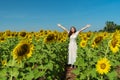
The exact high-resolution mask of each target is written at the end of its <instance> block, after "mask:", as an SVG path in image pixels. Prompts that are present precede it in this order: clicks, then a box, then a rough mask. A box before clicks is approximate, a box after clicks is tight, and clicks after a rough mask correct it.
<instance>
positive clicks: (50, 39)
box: [44, 33, 56, 43]
mask: <svg viewBox="0 0 120 80" xmlns="http://www.w3.org/2000/svg"><path fill="white" fill-rule="evenodd" d="M55 40H56V35H55V34H54V33H49V34H48V35H47V36H46V37H45V38H44V42H45V43H48V42H53V41H55Z"/></svg>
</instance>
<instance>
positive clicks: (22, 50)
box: [12, 40, 33, 62]
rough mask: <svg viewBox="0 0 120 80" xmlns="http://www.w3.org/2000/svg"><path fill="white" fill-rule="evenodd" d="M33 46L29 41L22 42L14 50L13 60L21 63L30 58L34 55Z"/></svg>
mask: <svg viewBox="0 0 120 80" xmlns="http://www.w3.org/2000/svg"><path fill="white" fill-rule="evenodd" d="M32 50H33V45H32V44H30V43H29V42H28V41H25V40H24V41H21V42H20V43H19V44H18V45H17V46H16V47H15V48H14V50H13V54H12V55H13V58H14V59H16V60H17V61H18V62H21V61H22V60H23V59H24V58H29V57H31V55H32Z"/></svg>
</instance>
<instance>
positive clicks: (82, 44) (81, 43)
mask: <svg viewBox="0 0 120 80" xmlns="http://www.w3.org/2000/svg"><path fill="white" fill-rule="evenodd" d="M86 45H87V41H84V40H82V41H81V42H80V46H81V47H82V48H84V47H86Z"/></svg>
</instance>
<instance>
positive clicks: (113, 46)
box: [109, 39, 119, 53]
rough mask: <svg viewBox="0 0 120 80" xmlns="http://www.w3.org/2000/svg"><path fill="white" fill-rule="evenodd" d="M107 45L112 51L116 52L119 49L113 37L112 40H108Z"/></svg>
mask: <svg viewBox="0 0 120 80" xmlns="http://www.w3.org/2000/svg"><path fill="white" fill-rule="evenodd" d="M109 47H110V50H111V51H112V52H113V53H116V52H118V51H119V44H118V40H117V39H113V40H112V41H110V43H109Z"/></svg>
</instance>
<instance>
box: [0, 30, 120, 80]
mask: <svg viewBox="0 0 120 80" xmlns="http://www.w3.org/2000/svg"><path fill="white" fill-rule="evenodd" d="M68 44H69V38H68V35H67V33H66V32H59V31H51V30H40V31H38V32H27V31H21V32H13V31H10V30H6V31H4V32H0V80H38V79H39V80H64V79H65V68H66V65H67V59H68ZM77 44H78V51H77V60H76V62H75V65H76V66H77V68H76V69H75V70H73V73H74V74H75V75H76V80H119V79H120V50H119V49H120V31H119V30H116V31H115V32H113V33H108V32H91V31H88V32H81V33H80V34H79V35H78V37H77Z"/></svg>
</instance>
